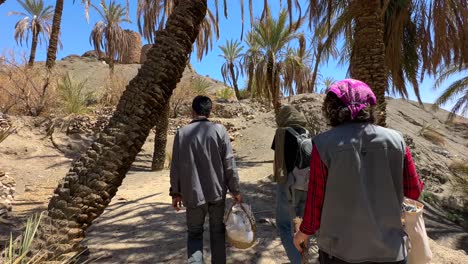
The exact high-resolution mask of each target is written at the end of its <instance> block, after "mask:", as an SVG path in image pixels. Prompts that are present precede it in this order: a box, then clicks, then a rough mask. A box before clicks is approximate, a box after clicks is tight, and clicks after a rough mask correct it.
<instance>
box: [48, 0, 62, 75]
mask: <svg viewBox="0 0 468 264" xmlns="http://www.w3.org/2000/svg"><path fill="white" fill-rule="evenodd" d="M62 12H63V0H57V1H55V12H54V19H53V22H52V32H51V33H50V41H49V48H48V49H47V59H46V67H47V69H49V70H50V69H52V68H53V67H54V64H55V60H56V59H57V45H58V44H59V36H60V24H61V22H62Z"/></svg>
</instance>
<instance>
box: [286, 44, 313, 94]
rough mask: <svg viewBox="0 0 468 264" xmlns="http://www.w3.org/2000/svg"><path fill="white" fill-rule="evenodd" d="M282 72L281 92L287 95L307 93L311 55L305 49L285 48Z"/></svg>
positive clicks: (310, 87) (309, 84)
mask: <svg viewBox="0 0 468 264" xmlns="http://www.w3.org/2000/svg"><path fill="white" fill-rule="evenodd" d="M284 57H285V60H284V62H283V68H284V70H283V71H282V79H283V81H282V85H281V86H282V90H283V91H284V92H286V93H288V94H289V95H293V94H294V93H297V94H303V93H308V92H309V91H311V90H312V89H313V86H312V71H311V65H312V61H313V60H312V53H311V50H310V49H307V48H306V47H305V43H304V44H303V45H302V47H298V48H292V47H287V48H286V51H285V55H284Z"/></svg>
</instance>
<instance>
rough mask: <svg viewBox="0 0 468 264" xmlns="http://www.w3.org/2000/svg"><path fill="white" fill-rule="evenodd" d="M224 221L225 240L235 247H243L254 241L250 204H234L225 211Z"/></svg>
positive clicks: (253, 225) (253, 222)
mask: <svg viewBox="0 0 468 264" xmlns="http://www.w3.org/2000/svg"><path fill="white" fill-rule="evenodd" d="M224 223H225V225H226V235H227V240H228V241H229V242H230V243H231V244H232V245H233V246H234V247H236V248H241V249H245V248H248V247H250V246H251V245H253V243H254V241H255V221H254V219H253V215H252V212H251V210H250V206H248V205H247V204H234V205H233V206H232V207H231V209H230V210H229V211H228V212H227V214H226V217H225V220H224Z"/></svg>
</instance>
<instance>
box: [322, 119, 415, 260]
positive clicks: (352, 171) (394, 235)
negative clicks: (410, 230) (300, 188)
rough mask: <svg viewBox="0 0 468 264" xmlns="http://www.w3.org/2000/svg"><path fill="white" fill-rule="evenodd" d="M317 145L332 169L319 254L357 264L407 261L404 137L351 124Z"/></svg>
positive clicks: (345, 125)
mask: <svg viewBox="0 0 468 264" xmlns="http://www.w3.org/2000/svg"><path fill="white" fill-rule="evenodd" d="M313 141H314V144H315V145H316V147H317V150H318V152H319V154H320V158H321V159H322V161H323V162H324V163H325V165H326V166H327V168H328V180H327V185H326V191H325V200H324V203H323V208H322V217H321V221H320V223H321V225H320V230H319V233H318V245H319V248H320V249H321V250H323V251H325V252H326V253H328V254H329V255H332V256H335V257H337V258H340V259H342V260H344V261H347V262H351V263H356V262H367V261H368V262H396V261H401V260H403V259H404V258H405V257H406V250H405V242H406V235H405V233H404V231H403V226H402V223H401V206H402V202H403V167H404V158H405V142H404V140H403V137H402V136H401V135H400V134H399V133H398V132H396V131H394V130H391V129H387V128H383V127H379V126H375V125H371V124H366V123H348V124H343V125H340V126H338V127H336V128H333V129H332V130H329V131H327V132H325V133H323V134H320V135H318V136H316V137H315V138H314V139H313Z"/></svg>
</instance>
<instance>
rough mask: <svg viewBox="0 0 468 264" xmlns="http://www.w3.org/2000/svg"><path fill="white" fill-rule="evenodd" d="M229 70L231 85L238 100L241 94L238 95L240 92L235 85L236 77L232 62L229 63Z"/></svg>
mask: <svg viewBox="0 0 468 264" xmlns="http://www.w3.org/2000/svg"><path fill="white" fill-rule="evenodd" d="M229 72H230V73H231V77H232V79H231V80H232V85H233V86H234V91H235V92H236V97H237V100H240V99H241V95H240V92H239V87H237V78H236V74H235V73H234V64H232V63H230V64H229Z"/></svg>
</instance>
